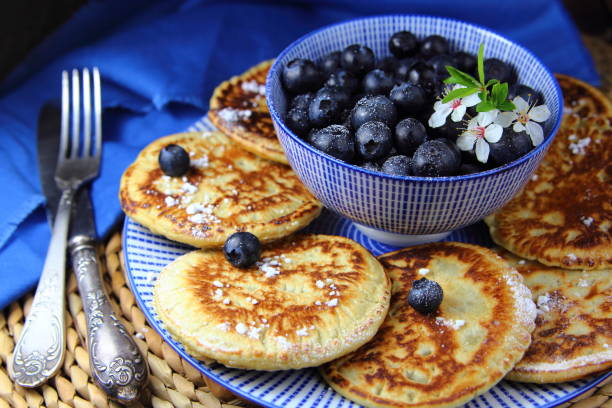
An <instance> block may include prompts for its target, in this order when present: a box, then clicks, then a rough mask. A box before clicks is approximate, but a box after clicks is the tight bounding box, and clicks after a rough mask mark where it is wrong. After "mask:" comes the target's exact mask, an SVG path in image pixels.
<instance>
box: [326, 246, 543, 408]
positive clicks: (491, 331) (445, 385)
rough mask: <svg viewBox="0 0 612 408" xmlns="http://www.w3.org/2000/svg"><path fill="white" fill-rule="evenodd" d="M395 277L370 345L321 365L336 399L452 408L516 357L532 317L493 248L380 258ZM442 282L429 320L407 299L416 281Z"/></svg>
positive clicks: (426, 250) (419, 249) (421, 250)
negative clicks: (388, 303) (386, 311)
mask: <svg viewBox="0 0 612 408" xmlns="http://www.w3.org/2000/svg"><path fill="white" fill-rule="evenodd" d="M379 260H380V262H381V263H382V265H383V267H384V268H385V271H386V272H387V274H388V275H389V278H390V279H391V285H392V289H391V306H390V308H389V314H388V316H387V318H386V319H385V321H384V322H383V324H382V326H381V327H380V329H379V331H378V333H377V334H376V336H375V337H374V339H373V340H372V341H371V342H369V343H367V344H366V345H364V346H363V347H361V348H359V349H358V350H357V351H355V352H354V353H351V354H349V355H347V356H345V357H342V358H340V359H338V360H336V361H333V362H331V363H329V364H327V365H325V366H323V367H322V368H321V373H322V374H323V377H324V378H325V380H326V381H327V382H328V383H329V384H330V385H331V386H332V387H333V388H334V389H335V390H336V391H338V392H339V393H340V394H342V395H344V396H345V397H347V398H349V399H351V400H353V401H355V402H357V403H359V404H362V405H365V406H368V407H429V408H431V407H455V406H458V405H460V404H463V403H465V402H467V401H469V400H470V399H472V398H474V397H475V396H476V395H479V394H482V393H484V392H485V391H487V390H488V389H489V388H491V387H492V386H494V385H495V384H496V383H497V382H498V381H499V380H501V379H502V378H503V377H504V376H505V375H506V373H507V372H509V371H510V370H511V369H512V367H513V366H514V365H515V364H516V362H517V361H519V360H520V359H521V357H522V356H523V354H524V352H525V350H526V349H527V347H528V346H529V342H530V340H531V336H530V333H531V331H532V330H533V328H534V320H535V315H536V310H535V305H534V304H533V302H532V301H531V294H530V292H529V289H527V287H526V286H525V285H524V284H523V278H522V277H521V276H520V275H519V274H518V273H517V272H516V271H515V270H513V269H512V268H510V267H509V265H508V264H507V262H505V261H504V260H503V259H501V258H500V257H499V256H497V255H496V254H495V253H494V252H492V251H491V250H489V249H486V248H482V247H479V246H476V245H470V244H463V243H457V242H440V243H434V244H428V245H420V246H416V247H412V248H406V249H402V250H400V251H397V252H392V253H389V254H385V255H382V256H380V257H379ZM423 276H424V277H426V278H428V279H430V280H434V281H436V282H438V284H440V286H441V287H442V289H443V291H444V297H443V300H442V304H441V305H440V308H439V309H438V310H437V311H436V312H435V313H434V314H432V315H423V314H421V313H419V312H417V311H416V310H415V309H414V308H413V307H412V306H410V305H409V304H408V302H407V297H408V293H409V291H410V288H411V287H412V284H413V282H414V281H415V280H417V279H420V278H422V277H423Z"/></svg>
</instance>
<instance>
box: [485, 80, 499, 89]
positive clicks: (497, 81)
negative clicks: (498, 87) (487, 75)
mask: <svg viewBox="0 0 612 408" xmlns="http://www.w3.org/2000/svg"><path fill="white" fill-rule="evenodd" d="M495 84H499V79H489V81H488V82H487V84H486V85H485V88H488V87H490V86H491V85H495Z"/></svg>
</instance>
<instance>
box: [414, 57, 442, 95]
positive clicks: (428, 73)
mask: <svg viewBox="0 0 612 408" xmlns="http://www.w3.org/2000/svg"><path fill="white" fill-rule="evenodd" d="M408 79H409V80H410V82H412V83H413V84H417V85H420V86H421V87H422V88H423V89H424V90H425V92H427V93H428V94H429V96H433V95H434V94H435V93H436V83H437V82H439V81H438V78H437V75H436V72H435V71H434V69H433V67H432V66H431V65H429V64H427V63H425V62H422V61H420V62H417V63H416V64H414V65H413V66H412V68H410V71H408Z"/></svg>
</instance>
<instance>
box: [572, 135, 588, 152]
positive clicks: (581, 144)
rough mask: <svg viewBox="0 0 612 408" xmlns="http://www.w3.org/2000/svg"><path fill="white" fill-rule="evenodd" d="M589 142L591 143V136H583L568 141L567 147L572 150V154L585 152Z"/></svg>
mask: <svg viewBox="0 0 612 408" xmlns="http://www.w3.org/2000/svg"><path fill="white" fill-rule="evenodd" d="M570 137H571V136H570ZM570 140H571V139H570ZM589 143H591V138H590V137H585V138H584V139H579V140H578V141H577V142H576V143H570V144H569V149H570V151H571V152H572V154H585V153H586V148H587V146H588V145H589Z"/></svg>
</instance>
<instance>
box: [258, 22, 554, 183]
mask: <svg viewBox="0 0 612 408" xmlns="http://www.w3.org/2000/svg"><path fill="white" fill-rule="evenodd" d="M393 17H415V18H430V19H434V20H442V21H447V22H452V23H459V24H464V25H467V26H471V27H473V28H476V29H478V30H480V31H482V32H484V33H486V34H488V35H491V36H493V37H496V39H498V40H501V41H503V42H507V43H510V44H511V45H514V46H516V47H518V48H519V49H521V50H522V51H524V52H525V53H526V54H528V55H529V56H530V57H532V58H533V59H534V60H535V61H536V62H537V63H539V64H540V65H541V66H542V68H543V69H544V72H545V73H546V74H547V75H548V76H549V77H550V78H551V79H552V80H553V87H554V91H555V92H554V94H555V95H556V97H557V99H558V100H559V114H558V116H557V118H556V120H555V123H554V125H553V127H552V128H551V131H550V132H549V134H548V136H547V137H546V138H545V139H544V141H543V142H542V143H540V144H539V145H538V146H536V147H535V148H534V149H532V150H530V151H529V152H528V153H527V154H525V155H523V156H521V157H519V158H518V159H516V160H514V161H511V162H510V163H506V164H504V165H503V166H499V167H495V168H493V169H489V170H485V171H482V172H479V173H472V174H465V175H456V176H441V177H420V176H398V175H394V174H388V173H383V172H381V171H374V170H368V169H365V168H363V167H360V166H357V165H355V164H350V163H347V162H345V161H342V160H340V159H337V158H335V157H333V156H331V155H329V154H327V153H323V152H322V151H320V150H319V149H316V148H315V147H313V146H311V145H310V144H308V143H307V142H306V141H305V140H303V139H302V138H300V137H299V136H297V135H296V134H295V133H293V131H292V130H291V129H289V128H288V127H287V125H286V124H285V122H284V121H283V120H282V119H281V117H280V114H279V113H278V111H277V109H276V106H275V105H274V102H273V101H272V97H271V95H272V85H271V81H270V79H271V78H272V76H273V75H275V74H276V71H278V70H279V68H280V60H281V59H283V57H284V56H285V55H286V54H287V53H288V52H289V51H291V50H292V49H293V48H295V47H296V46H297V45H298V44H300V43H302V42H303V41H305V40H307V39H309V38H311V37H314V36H315V35H317V34H319V33H321V32H322V31H325V30H328V29H331V28H333V27H337V26H341V25H344V24H349V23H354V22H358V21H367V20H379V19H382V18H393ZM266 103H267V105H268V109H269V111H270V116H271V117H272V120H273V122H274V123H276V124H277V125H278V126H280V127H281V128H282V130H283V131H284V132H285V133H286V134H288V135H289V137H290V138H291V139H293V141H294V142H296V143H297V144H299V145H300V146H301V147H303V148H306V149H307V150H309V151H310V152H312V153H314V154H316V155H318V156H320V157H322V158H324V159H326V160H329V161H331V162H333V163H336V164H338V165H340V166H342V167H345V168H347V169H349V170H354V171H358V172H361V173H365V174H369V175H371V176H375V177H381V178H383V179H392V180H404V181H416V182H424V181H426V182H436V183H445V182H454V181H464V180H472V179H478V178H484V177H487V176H490V175H494V174H498V173H504V172H506V171H509V170H512V169H514V168H515V167H518V166H520V165H522V164H523V163H525V162H527V161H529V160H530V159H531V158H532V157H533V156H536V155H538V154H540V152H542V151H543V150H545V149H546V148H547V147H548V145H549V144H550V143H551V142H552V140H553V139H554V137H555V135H556V134H557V132H558V130H559V127H560V126H561V121H562V118H563V93H562V92H561V87H560V86H559V82H558V81H557V79H556V78H555V76H554V74H553V73H552V72H551V70H550V69H549V68H548V66H547V65H546V64H544V63H543V62H542V60H541V59H540V58H538V57H537V56H536V55H535V54H534V53H533V52H531V51H530V50H529V49H528V48H526V47H524V46H523V45H522V44H520V43H518V42H515V41H512V40H509V39H508V38H506V37H504V36H503V35H501V34H499V33H497V32H496V31H494V30H491V29H489V28H487V27H484V26H481V25H479V24H474V23H470V22H467V21H463V20H459V19H456V18H451V17H441V16H434V15H429V14H381V15H376V16H369V17H359V18H354V19H350V20H344V21H340V22H338V23H334V24H329V25H326V26H323V27H319V28H317V29H316V30H313V31H310V32H308V33H306V34H304V35H302V36H301V37H299V38H298V39H296V40H295V41H293V42H292V43H291V44H289V45H288V46H287V47H285V48H284V49H283V51H281V53H280V54H279V55H278V56H277V57H276V58H275V60H274V63H273V64H272V66H271V67H270V71H269V72H268V75H267V77H266Z"/></svg>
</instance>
